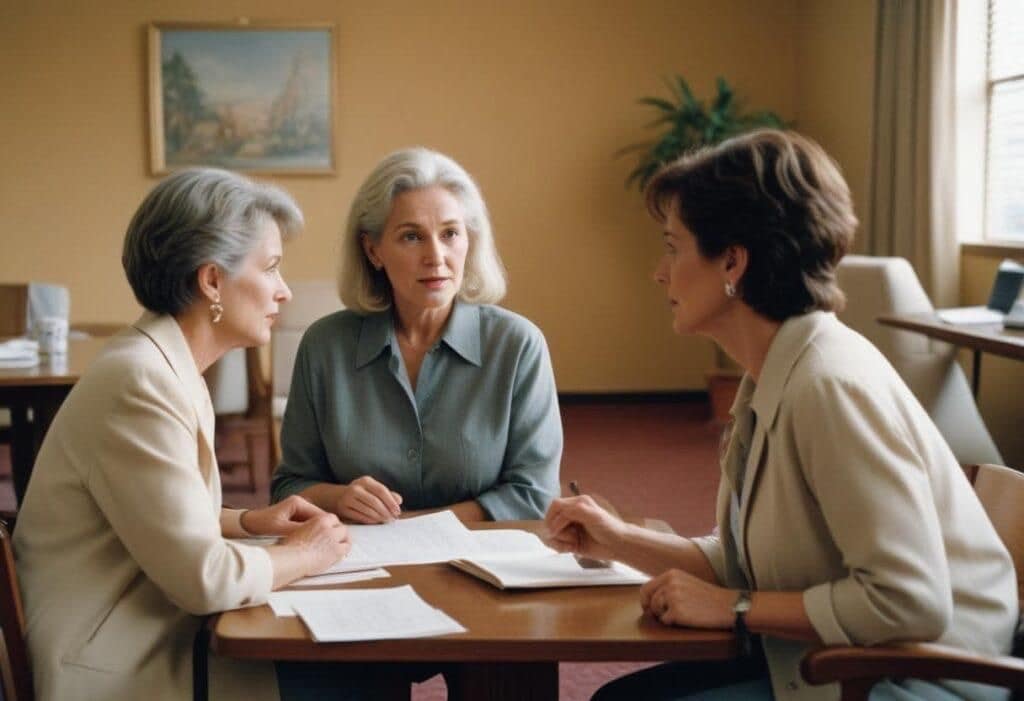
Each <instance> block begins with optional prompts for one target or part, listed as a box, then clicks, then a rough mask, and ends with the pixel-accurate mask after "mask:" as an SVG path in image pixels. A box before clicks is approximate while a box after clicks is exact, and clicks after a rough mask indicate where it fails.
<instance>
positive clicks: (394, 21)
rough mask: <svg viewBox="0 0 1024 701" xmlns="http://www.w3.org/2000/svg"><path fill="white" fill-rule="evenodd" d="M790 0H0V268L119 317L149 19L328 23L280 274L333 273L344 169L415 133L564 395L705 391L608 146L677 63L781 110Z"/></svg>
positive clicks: (700, 367)
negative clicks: (331, 136) (538, 340)
mask: <svg viewBox="0 0 1024 701" xmlns="http://www.w3.org/2000/svg"><path fill="white" fill-rule="evenodd" d="M794 7H795V0H789V1H786V2H772V3H763V2H759V1H757V0H732V1H727V2H723V1H722V0H687V1H685V2H684V1H680V0H661V1H658V0H642V1H637V0H633V1H631V2H600V1H597V0H559V1H555V2H552V1H551V0H526V1H524V2H517V3H507V2H499V1H497V0H494V1H488V0H484V1H479V0H462V1H458V2H456V1H454V0H453V1H450V2H432V3H422V2H419V1H417V0H395V1H392V2H374V3H366V2H337V1H327V0H293V2H290V3H287V4H285V5H282V4H281V3H280V2H276V1H274V2H272V1H270V0H248V1H245V2H243V1H236V2H219V3H210V2H208V1H207V0H161V1H160V2H156V1H154V0H117V1H115V0H107V1H105V2H79V1H78V0H37V1H35V2H31V3H3V4H0V95H2V96H3V98H2V99H3V109H0V134H2V135H3V143H4V149H3V161H2V165H0V212H2V213H3V217H4V229H5V231H4V234H3V236H4V238H3V244H2V253H0V280H3V281H16V280H28V279H35V280H49V281H55V282H62V283H65V284H67V285H68V286H69V287H70V289H71V295H72V317H73V320H76V321H86V320H87V321H128V320H131V319H132V318H133V317H134V316H135V314H136V313H137V307H136V306H135V304H134V301H133V300H132V298H131V295H130V292H129V290H128V287H127V285H126V283H125V282H124V279H123V275H122V272H121V269H120V264H119V258H120V243H121V237H122V235H123V232H124V228H125V226H126V224H127V221H128V219H129V217H130V216H131V213H132V212H133V210H134V208H135V207H136V205H137V204H138V202H139V201H140V200H141V198H142V196H143V195H144V194H145V192H146V191H147V190H148V189H149V188H150V187H151V186H152V185H153V184H154V182H155V179H154V178H153V177H151V176H150V175H149V174H148V172H147V162H148V161H147V158H148V154H147V148H148V146H147V144H148V141H147V138H148V136H147V134H148V117H147V94H146V76H147V68H146V58H145V57H146V53H145V52H146V46H145V29H146V24H147V23H148V22H150V21H161V20H163V21H169V20H216V21H219V20H232V19H234V18H237V17H240V16H247V17H249V18H252V19H254V20H257V19H292V20H327V21H333V22H336V23H337V27H338V32H339V41H338V45H339V55H338V57H337V63H338V74H339V96H340V101H339V109H338V116H337V124H336V129H337V131H336V134H337V146H336V153H337V159H338V163H339V169H338V174H337V176H336V177H288V178H278V179H277V182H279V183H280V184H282V185H284V186H285V187H286V188H288V189H289V190H290V191H291V192H292V193H293V194H294V195H295V196H296V198H297V199H298V201H299V203H300V205H301V206H302V207H303V209H304V211H305V213H306V215H307V220H308V228H307V231H306V233H305V235H304V236H303V237H302V238H301V239H300V240H297V241H296V242H295V243H294V244H292V245H291V246H290V247H289V249H288V250H287V253H286V263H285V272H286V274H287V275H289V276H290V277H291V278H292V279H295V280H299V279H309V278H316V277H324V276H331V275H333V270H334V260H333V258H334V250H335V247H336V242H335V238H336V234H337V232H338V230H339V229H340V227H341V222H342V219H343V217H344V215H345V212H346V207H347V204H348V202H349V200H350V197H351V195H352V193H353V192H354V190H355V188H356V187H357V186H358V184H359V182H360V180H361V178H362V177H363V176H364V175H365V174H366V173H367V172H368V171H369V169H370V168H371V167H372V166H373V165H374V164H375V162H376V161H377V160H378V159H379V158H381V157H382V156H383V155H384V154H386V153H387V152H389V151H391V150H393V149H396V148H399V147H403V146H407V145H412V144H425V145H428V146H431V147H434V148H437V149H440V150H442V151H445V152H448V153H449V154H451V155H452V156H454V157H455V158H456V159H458V160H459V161H461V162H462V163H463V165H465V166H466V168H467V169H468V170H469V171H470V172H471V173H472V174H473V175H474V176H475V177H476V178H477V179H478V181H479V182H480V184H481V186H482V188H483V190H484V194H485V197H486V198H487V201H488V204H489V206H490V209H491V212H492V215H493V219H494V224H495V230H496V233H497V236H498V244H499V248H500V250H501V252H502V254H503V256H504V258H505V262H506V264H507V266H508V269H509V271H510V273H511V294H510V295H509V297H508V299H507V305H508V306H509V307H511V308H512V309H515V310H517V311H519V312H521V313H523V314H525V315H527V316H528V317H530V318H531V319H533V320H534V321H536V322H537V323H538V324H539V325H540V326H541V328H542V329H543V330H544V331H545V333H546V335H547V337H548V341H549V344H550V346H551V350H552V355H553V358H554V362H555V369H556V373H557V377H558V381H559V385H560V388H561V389H562V390H569V391H574V390H575V391H581V390H583V391H601V390H609V391H616V390H618V391H639V390H657V389H693V388H703V386H704V372H705V371H706V370H707V369H708V368H709V366H710V365H711V363H712V353H711V348H710V345H709V344H708V343H706V342H705V341H703V340H699V339H676V338H675V337H673V336H672V334H671V331H670V329H669V316H668V310H667V308H666V307H665V306H664V303H663V297H662V295H661V293H660V292H659V291H658V289H657V288H656V286H655V285H654V284H653V283H652V282H651V281H650V270H651V268H652V266H653V263H654V259H655V257H656V256H657V255H658V252H659V242H658V229H657V228H656V227H655V226H654V225H653V224H652V223H651V222H650V221H649V220H648V219H647V217H646V215H645V214H644V212H643V208H642V205H641V202H640V198H639V196H638V194H637V193H635V192H632V191H627V190H625V189H624V187H623V180H624V177H625V175H626V173H628V171H629V169H630V167H631V164H630V162H628V161H626V160H621V159H620V160H616V159H615V158H614V157H613V154H614V152H615V151H616V149H618V148H619V147H621V146H623V145H624V144H627V143H630V142H633V141H636V140H638V139H640V138H643V137H644V136H645V133H644V132H643V131H642V128H641V127H642V125H643V124H644V123H645V122H646V121H647V120H648V118H649V117H650V114H649V113H647V112H645V111H644V110H643V109H641V108H640V107H638V106H637V105H636V104H635V102H634V100H635V98H637V97H639V96H642V95H647V94H657V93H659V92H661V91H662V90H663V87H662V85H661V83H660V79H661V77H662V76H667V75H670V74H672V73H673V72H681V73H683V74H685V75H686V76H687V77H688V78H689V79H690V80H691V83H692V84H693V86H694V87H695V89H696V90H697V92H698V94H701V95H706V94H708V93H709V92H710V90H711V89H712V87H713V81H714V78H715V77H716V76H718V75H723V76H726V77H727V78H728V79H729V80H730V81H731V82H732V83H733V84H734V86H735V87H736V88H737V89H738V90H739V91H740V93H741V94H742V95H744V96H745V97H746V98H747V101H748V104H749V105H750V106H751V107H759V108H760V107H767V108H772V109H774V110H776V111H778V112H780V113H781V114H782V115H783V116H784V117H786V118H787V119H792V118H793V117H794V116H795V115H796V113H797V84H798V81H797V79H796V78H797V73H798V66H797V52H796V48H795V46H796V42H795V38H796V33H797V24H796V19H795V13H794Z"/></svg>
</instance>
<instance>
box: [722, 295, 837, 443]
mask: <svg viewBox="0 0 1024 701" xmlns="http://www.w3.org/2000/svg"><path fill="white" fill-rule="evenodd" d="M835 321H836V318H835V315H834V314H832V313H830V312H822V311H817V312H811V313H809V314H801V315H800V316H793V317H790V318H789V319H786V321H784V322H783V324H782V326H780V327H779V330H778V332H777V333H776V334H775V338H773V339H772V343H771V346H769V348H768V355H767V356H765V359H764V366H763V367H762V368H761V377H760V381H759V382H757V384H756V385H755V384H754V381H753V379H752V378H751V377H750V376H749V375H746V376H744V378H743V382H742V383H740V389H739V391H738V392H737V396H736V402H735V403H734V404H733V410H736V409H737V407H739V406H740V405H741V403H742V402H741V400H742V401H743V402H749V404H750V407H751V408H752V409H753V410H754V413H755V414H756V415H757V421H758V423H759V424H760V425H761V426H764V428H765V429H768V428H770V427H771V425H772V424H773V423H774V421H775V414H776V413H777V412H778V410H779V404H780V403H781V402H782V392H783V390H784V389H785V387H786V383H787V382H788V381H789V375H790V373H791V372H792V371H793V366H795V365H796V362H797V360H799V358H800V356H801V355H802V354H803V351H804V349H805V348H807V346H809V345H810V343H811V341H812V340H813V339H814V337H815V336H817V335H818V334H819V333H820V332H821V331H822V330H824V329H825V328H826V326H828V325H829V324H833V323H835Z"/></svg>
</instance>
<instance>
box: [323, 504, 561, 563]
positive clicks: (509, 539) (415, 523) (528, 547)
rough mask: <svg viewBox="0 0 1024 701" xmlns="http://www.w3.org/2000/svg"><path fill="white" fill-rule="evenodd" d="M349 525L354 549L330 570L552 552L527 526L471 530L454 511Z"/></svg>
mask: <svg viewBox="0 0 1024 701" xmlns="http://www.w3.org/2000/svg"><path fill="white" fill-rule="evenodd" d="M348 529H349V533H350V535H351V539H352V550H351V551H349V554H348V555H347V556H346V557H345V558H344V559H342V560H339V561H338V562H337V563H336V564H334V565H333V566H331V567H330V568H329V569H328V570H327V572H353V571H355V570H365V569H368V568H372V567H388V566H391V565H421V564H428V563H432V562H447V561H449V560H454V559H457V558H464V557H474V556H476V555H487V556H492V555H495V554H500V555H501V556H503V557H504V556H506V555H510V554H512V553H529V552H533V553H538V552H551V551H550V549H549V548H547V547H546V546H545V545H544V544H543V543H542V542H541V540H540V538H538V537H537V536H535V535H533V534H532V533H527V532H526V531H517V530H492V531H471V530H469V529H468V528H466V527H465V526H464V525H463V524H462V522H461V521H459V519H458V518H457V517H456V516H455V514H453V513H452V512H451V511H440V512H438V513H434V514H427V515H426V516H416V517H414V518H406V519H399V520H397V521H392V522H391V523H382V524H378V525H374V526H361V525H356V526H349V527H348Z"/></svg>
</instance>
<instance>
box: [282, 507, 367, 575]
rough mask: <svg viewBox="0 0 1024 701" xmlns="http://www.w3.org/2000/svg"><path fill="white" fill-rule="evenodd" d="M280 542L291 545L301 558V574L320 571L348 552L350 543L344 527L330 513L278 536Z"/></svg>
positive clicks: (346, 529) (315, 517) (318, 572)
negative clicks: (280, 536)
mask: <svg viewBox="0 0 1024 701" xmlns="http://www.w3.org/2000/svg"><path fill="white" fill-rule="evenodd" d="M280 545H285V546H292V547H295V548H296V549H297V550H298V552H299V553H300V555H301V557H302V563H303V566H302V570H303V572H302V576H304V577H310V576H313V575H317V574H321V573H322V572H323V571H324V570H326V569H327V568H328V567H330V566H331V565H333V564H334V563H335V562H337V561H338V560H340V559H341V558H343V557H345V556H346V555H348V551H349V550H351V548H352V543H351V542H350V541H349V539H348V527H347V526H346V525H345V524H344V523H342V522H341V521H340V520H338V517H337V516H335V515H334V514H329V513H323V514H321V515H319V516H314V517H313V518H311V519H309V520H308V521H305V522H303V523H302V525H301V526H299V527H298V528H297V529H295V530H294V531H292V532H291V533H289V534H288V535H286V536H285V537H284V538H282V539H281V541H280Z"/></svg>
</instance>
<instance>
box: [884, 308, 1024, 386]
mask: <svg viewBox="0 0 1024 701" xmlns="http://www.w3.org/2000/svg"><path fill="white" fill-rule="evenodd" d="M878 323H880V324H883V325H885V326H892V327H894V328H897V329H904V330H907V331H914V332H916V333H920V334H924V335H925V336H928V337H929V338H934V339H937V340H939V341H946V342H948V343H952V344H953V345H954V346H959V347H961V348H967V349H969V350H970V351H971V352H972V355H973V358H972V360H973V363H972V366H971V391H972V392H973V393H974V396H975V398H977V396H978V385H979V383H980V380H981V354H982V353H991V354H993V355H1001V356H1003V357H1004V358H1013V359H1015V360H1024V331H1022V330H1015V329H1004V328H1003V325H1002V324H977V325H971V326H955V325H953V324H947V323H946V322H944V321H942V320H941V319H939V318H938V317H937V316H935V314H906V315H902V316H882V317H879V318H878Z"/></svg>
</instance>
